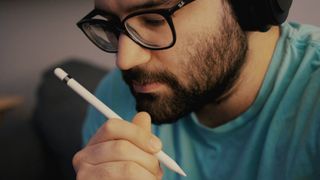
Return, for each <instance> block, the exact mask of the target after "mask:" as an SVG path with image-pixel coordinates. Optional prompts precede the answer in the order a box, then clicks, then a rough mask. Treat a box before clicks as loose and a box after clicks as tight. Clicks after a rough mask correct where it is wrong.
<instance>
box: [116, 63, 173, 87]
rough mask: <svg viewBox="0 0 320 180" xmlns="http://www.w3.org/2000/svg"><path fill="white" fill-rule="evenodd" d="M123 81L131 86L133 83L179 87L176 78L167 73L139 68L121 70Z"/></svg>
mask: <svg viewBox="0 0 320 180" xmlns="http://www.w3.org/2000/svg"><path fill="white" fill-rule="evenodd" d="M121 72H122V77H123V79H124V81H125V82H126V83H127V84H128V85H130V86H132V84H133V83H136V84H139V85H145V84H150V83H163V84H167V85H168V86H170V87H172V88H175V87H177V86H178V85H179V82H178V80H177V78H176V76H175V75H174V74H172V73H170V72H167V71H157V72H151V71H147V70H144V69H141V68H134V69H129V70H122V71H121Z"/></svg>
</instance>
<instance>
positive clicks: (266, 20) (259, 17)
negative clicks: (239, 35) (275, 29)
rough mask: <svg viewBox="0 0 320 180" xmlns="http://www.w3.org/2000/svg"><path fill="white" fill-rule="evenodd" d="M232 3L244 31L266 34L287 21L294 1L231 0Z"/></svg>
mask: <svg viewBox="0 0 320 180" xmlns="http://www.w3.org/2000/svg"><path fill="white" fill-rule="evenodd" d="M230 3H231V5H232V7H233V10H234V12H235V15H236V17H237V18H238V22H239V24H240V26H241V28H242V29H243V30H245V31H261V32H265V31H268V30H269V29H270V27H271V26H272V25H280V24H281V23H283V22H284V21H285V20H286V19H287V17H288V14H289V9H290V6H291V4H292V0H230Z"/></svg>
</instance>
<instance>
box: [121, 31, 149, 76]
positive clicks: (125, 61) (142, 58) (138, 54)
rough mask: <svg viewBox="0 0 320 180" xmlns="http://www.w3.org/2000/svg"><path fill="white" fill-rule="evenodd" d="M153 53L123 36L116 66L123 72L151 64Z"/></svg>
mask: <svg viewBox="0 0 320 180" xmlns="http://www.w3.org/2000/svg"><path fill="white" fill-rule="evenodd" d="M150 59H151V52H150V50H149V49H146V48H142V47H141V46H139V45H138V44H136V43H135V42H134V41H133V40H131V39H130V38H129V37H128V36H126V35H124V34H121V35H120V37H119V44H118V53H117V60H116V65H117V66H118V68H119V69H121V70H128V69H131V68H133V67H135V66H138V65H141V64H144V63H147V62H149V61H150Z"/></svg>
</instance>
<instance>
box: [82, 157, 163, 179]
mask: <svg viewBox="0 0 320 180" xmlns="http://www.w3.org/2000/svg"><path fill="white" fill-rule="evenodd" d="M88 179H90V180H104V179H132V180H141V179H148V180H149V179H150V180H155V179H157V178H156V177H155V176H154V175H153V174H151V173H150V172H148V171H147V170H145V169H144V168H143V167H141V166H139V165H138V164H136V163H134V162H131V161H117V162H109V163H102V164H98V165H88V164H85V165H83V166H81V168H80V169H79V171H78V173H77V180H88Z"/></svg>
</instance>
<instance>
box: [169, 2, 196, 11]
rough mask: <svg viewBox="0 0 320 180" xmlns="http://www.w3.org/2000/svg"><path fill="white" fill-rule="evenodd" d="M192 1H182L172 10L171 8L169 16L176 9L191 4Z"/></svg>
mask: <svg viewBox="0 0 320 180" xmlns="http://www.w3.org/2000/svg"><path fill="white" fill-rule="evenodd" d="M193 1H194V0H182V1H180V2H179V3H178V4H176V5H175V6H174V7H173V8H171V9H170V10H169V11H170V13H171V14H173V13H174V12H175V11H177V10H178V9H181V8H182V7H184V6H186V5H187V4H189V3H191V2H193Z"/></svg>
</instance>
